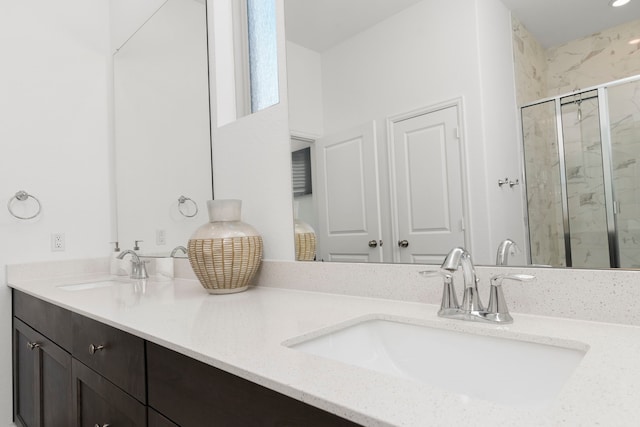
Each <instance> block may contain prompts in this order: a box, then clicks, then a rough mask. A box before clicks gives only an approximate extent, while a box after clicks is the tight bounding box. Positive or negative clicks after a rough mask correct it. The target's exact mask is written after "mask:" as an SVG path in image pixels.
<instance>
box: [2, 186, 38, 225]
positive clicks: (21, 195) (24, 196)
mask: <svg viewBox="0 0 640 427" xmlns="http://www.w3.org/2000/svg"><path fill="white" fill-rule="evenodd" d="M29 198H31V199H33V200H34V201H35V202H36V203H37V205H38V210H37V212H36V213H34V214H33V215H31V216H20V215H17V214H16V213H15V212H14V211H13V208H12V206H13V203H14V202H15V201H18V202H26V201H27V200H28V199H29ZM7 209H9V213H10V214H11V215H13V216H14V217H16V218H18V219H33V218H35V217H37V216H38V215H40V211H42V204H41V203H40V200H38V198H37V197H35V196H33V195H31V194H29V193H27V192H26V191H24V190H20V191H18V192H17V193H16V194H15V195H14V196H13V197H12V198H10V199H9V202H8V203H7Z"/></svg>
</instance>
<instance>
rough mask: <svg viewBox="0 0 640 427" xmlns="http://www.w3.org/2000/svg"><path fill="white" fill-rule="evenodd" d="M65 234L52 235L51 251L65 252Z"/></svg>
mask: <svg viewBox="0 0 640 427" xmlns="http://www.w3.org/2000/svg"><path fill="white" fill-rule="evenodd" d="M64 246H65V245H64V233H52V234H51V251H52V252H63V251H64Z"/></svg>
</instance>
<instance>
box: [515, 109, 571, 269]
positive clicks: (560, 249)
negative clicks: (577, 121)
mask: <svg viewBox="0 0 640 427" xmlns="http://www.w3.org/2000/svg"><path fill="white" fill-rule="evenodd" d="M522 127H523V137H524V141H525V154H526V155H525V171H526V182H527V204H528V206H529V212H528V214H529V239H530V242H531V261H532V263H533V264H543V265H554V266H564V265H566V261H565V256H564V232H563V228H562V200H561V190H560V166H559V160H558V143H557V140H556V121H555V108H554V105H553V103H551V102H547V103H544V104H539V105H535V106H532V107H528V108H527V109H526V110H525V111H524V112H523V116H522ZM532 207H533V208H532Z"/></svg>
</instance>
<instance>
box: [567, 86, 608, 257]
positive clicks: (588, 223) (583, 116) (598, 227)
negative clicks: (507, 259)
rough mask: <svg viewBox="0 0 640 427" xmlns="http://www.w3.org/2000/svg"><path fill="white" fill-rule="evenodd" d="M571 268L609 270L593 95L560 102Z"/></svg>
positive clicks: (595, 95) (598, 137) (604, 199)
mask: <svg viewBox="0 0 640 427" xmlns="http://www.w3.org/2000/svg"><path fill="white" fill-rule="evenodd" d="M560 103H561V105H562V107H561V114H562V136H563V142H564V156H565V172H566V180H567V182H566V188H567V204H568V217H569V229H570V246H571V261H572V265H571V266H572V267H588V268H608V267H610V255H609V236H608V228H607V211H606V198H605V180H604V171H603V160H602V159H603V152H602V143H601V135H600V116H599V107H598V97H597V92H596V91H592V92H587V93H582V94H579V95H575V96H570V97H565V98H562V99H561V100H560Z"/></svg>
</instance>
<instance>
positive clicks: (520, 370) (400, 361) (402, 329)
mask: <svg viewBox="0 0 640 427" xmlns="http://www.w3.org/2000/svg"><path fill="white" fill-rule="evenodd" d="M283 344H284V345H285V346H288V347H291V348H294V349H296V350H299V351H303V352H306V353H310V354H314V355H317V356H322V357H326V358H329V359H333V360H337V361H339V362H343V363H347V364H350V365H355V366H359V367H362V368H366V369H371V370H374V371H378V372H381V373H385V374H389V375H393V376H395V377H400V378H405V379H409V380H412V381H418V382H421V383H425V384H428V385H430V386H433V387H437V388H440V389H444V390H447V391H450V392H453V393H457V394H459V395H461V396H462V398H463V399H462V400H463V402H464V401H467V400H468V399H483V400H488V401H492V402H495V403H498V404H503V405H509V406H513V407H517V408H526V409H542V408H545V407H547V406H549V405H550V404H551V403H552V402H553V401H554V399H555V397H556V396H557V395H558V393H559V392H560V390H561V389H562V387H563V385H564V384H565V382H566V381H567V380H568V379H569V377H570V376H571V375H572V373H573V371H574V370H575V368H576V367H577V366H578V364H579V363H580V361H581V360H582V358H583V357H584V355H585V353H586V351H587V349H588V346H587V345H585V344H581V343H578V342H574V343H568V344H567V345H569V346H572V347H573V348H568V347H561V346H557V345H547V344H540V343H535V342H528V341H520V340H515V339H510V338H497V337H492V336H486V335H475V334H472V333H466V332H458V331H451V330H446V329H440V328H435V327H428V326H422V325H415V324H410V323H403V322H400V321H389V320H383V319H371V318H369V317H368V318H367V319H363V320H362V321H360V322H359V323H356V324H350V325H348V326H345V327H343V328H341V329H338V330H333V331H331V332H328V333H325V334H323V335H320V336H318V337H315V338H311V339H307V340H303V341H300V339H295V338H294V339H291V340H288V341H286V342H285V343H283Z"/></svg>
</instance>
